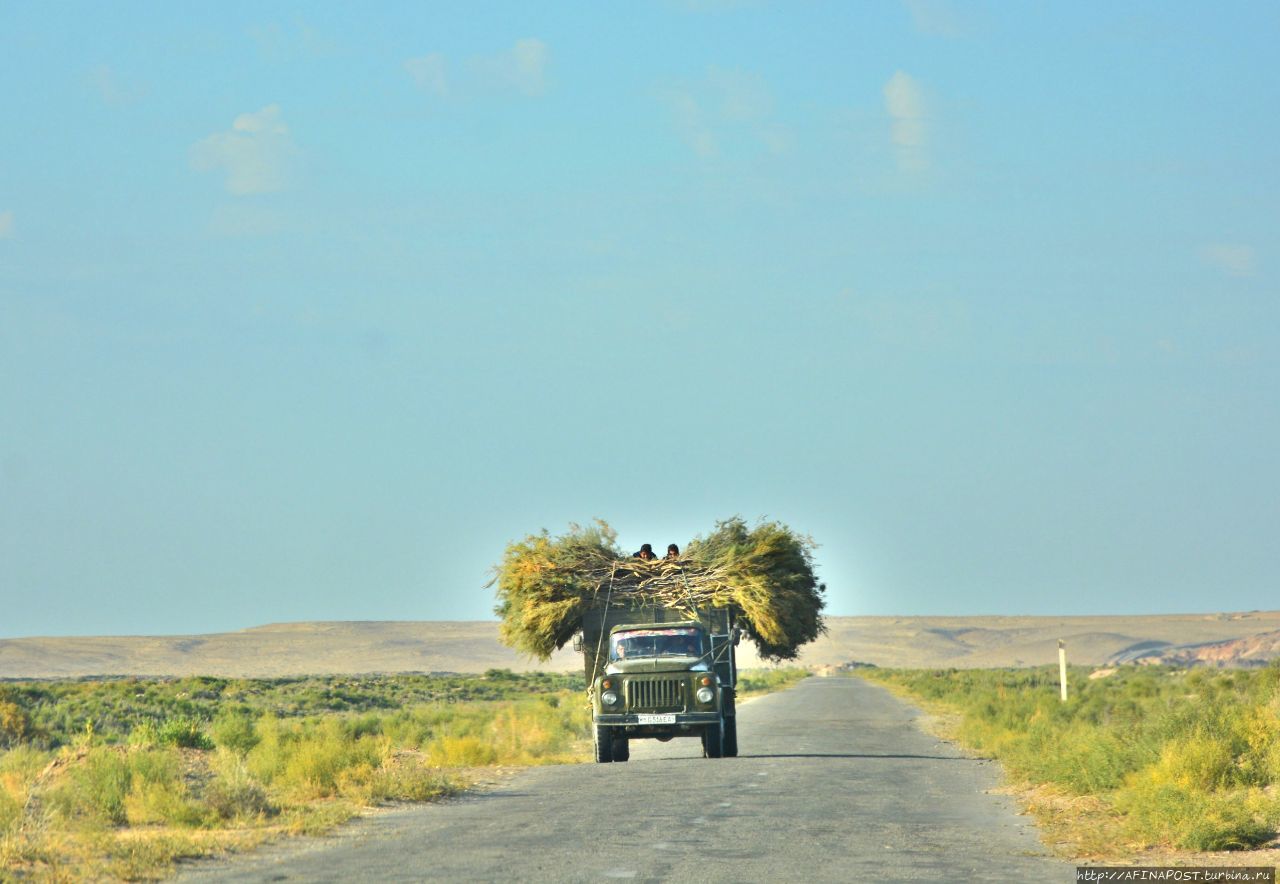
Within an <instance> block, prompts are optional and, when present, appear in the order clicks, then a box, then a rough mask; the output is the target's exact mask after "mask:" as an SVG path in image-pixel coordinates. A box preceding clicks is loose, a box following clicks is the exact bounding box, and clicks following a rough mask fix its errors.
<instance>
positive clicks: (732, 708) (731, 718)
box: [724, 688, 738, 758]
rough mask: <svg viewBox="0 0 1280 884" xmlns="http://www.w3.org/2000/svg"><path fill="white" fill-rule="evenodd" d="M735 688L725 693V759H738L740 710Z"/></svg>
mask: <svg viewBox="0 0 1280 884" xmlns="http://www.w3.org/2000/svg"><path fill="white" fill-rule="evenodd" d="M734 699H735V696H734V691H733V688H728V689H727V690H726V691H725V692H724V757H725V758H737V757H738V709H737V706H736V705H734Z"/></svg>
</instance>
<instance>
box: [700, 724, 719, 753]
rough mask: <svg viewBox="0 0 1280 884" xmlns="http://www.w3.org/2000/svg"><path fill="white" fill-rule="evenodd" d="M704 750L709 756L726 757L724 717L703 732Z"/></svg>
mask: <svg viewBox="0 0 1280 884" xmlns="http://www.w3.org/2000/svg"><path fill="white" fill-rule="evenodd" d="M702 751H703V752H704V753H706V756H707V757H708V758H723V757H724V719H721V720H720V721H718V722H716V723H715V724H713V725H709V726H708V727H707V729H706V730H704V731H703V732H702Z"/></svg>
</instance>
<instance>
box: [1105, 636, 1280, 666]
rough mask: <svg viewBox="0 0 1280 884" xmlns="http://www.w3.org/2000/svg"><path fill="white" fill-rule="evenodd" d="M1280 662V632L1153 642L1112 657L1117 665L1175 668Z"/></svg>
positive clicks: (1260, 664) (1256, 664)
mask: <svg viewBox="0 0 1280 884" xmlns="http://www.w3.org/2000/svg"><path fill="white" fill-rule="evenodd" d="M1277 659H1280V630H1276V631H1272V632H1261V633H1258V634H1257V635H1247V636H1244V637H1243V638H1232V639H1227V640H1226V641H1217V642H1200V643H1197V644H1190V645H1173V644H1165V643H1163V642H1150V643H1147V645H1146V646H1139V647H1133V648H1129V649H1126V650H1125V651H1121V652H1120V653H1118V654H1115V655H1113V656H1112V659H1111V661H1110V662H1114V663H1161V664H1166V665H1171V666H1229V667H1235V668H1246V667H1253V666H1266V665H1267V664H1268V663H1270V662H1271V661H1272V660H1277Z"/></svg>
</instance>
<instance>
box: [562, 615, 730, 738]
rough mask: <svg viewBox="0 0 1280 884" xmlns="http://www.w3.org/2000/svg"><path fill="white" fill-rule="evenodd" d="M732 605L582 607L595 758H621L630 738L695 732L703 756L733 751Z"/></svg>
mask: <svg viewBox="0 0 1280 884" xmlns="http://www.w3.org/2000/svg"><path fill="white" fill-rule="evenodd" d="M734 619H735V616H734V611H733V609H732V608H706V609H698V610H695V611H693V612H692V613H690V612H686V611H675V610H671V609H668V608H664V607H661V606H657V605H651V604H645V603H643V602H634V603H632V602H628V601H626V600H623V601H621V602H620V601H619V600H618V598H617V596H614V597H613V600H612V604H609V605H602V606H600V607H597V608H595V609H593V610H591V611H589V612H588V613H587V615H586V616H585V617H584V618H583V621H582V645H581V648H582V655H583V662H584V666H585V670H586V676H587V692H588V694H589V695H590V698H591V718H592V722H593V724H594V725H595V756H596V761H598V762H601V763H608V762H613V761H626V760H627V759H628V758H630V757H631V741H632V740H644V739H653V740H660V741H662V742H666V741H667V740H671V739H673V738H675V737H697V738H698V739H700V740H701V741H702V749H703V754H704V755H705V757H707V758H732V757H734V756H736V755H737V754H738V720H737V715H736V710H735V709H734V692H735V690H736V688H737V684H738V670H737V662H736V660H735V656H734V654H735V648H736V646H737V644H738V641H739V639H740V638H741V637H742V630H740V629H739V628H738V627H737V626H736V625H735V623H734Z"/></svg>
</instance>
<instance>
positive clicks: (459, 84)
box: [404, 37, 551, 98]
mask: <svg viewBox="0 0 1280 884" xmlns="http://www.w3.org/2000/svg"><path fill="white" fill-rule="evenodd" d="M550 60H551V50H550V49H549V48H548V46H547V44H546V43H544V42H542V41H541V40H539V39H538V38H536V37H522V38H521V39H519V40H517V41H516V42H515V44H514V45H512V47H511V48H510V49H507V50H504V51H502V52H498V53H495V54H493V55H479V56H475V57H473V58H470V59H467V60H466V62H465V63H464V64H462V65H461V66H460V68H459V69H460V70H461V71H462V76H461V77H459V78H457V79H450V78H449V77H447V76H446V73H447V71H448V69H449V61H448V58H447V57H446V56H445V55H444V54H443V53H441V52H429V53H427V54H426V55H420V56H416V57H414V58H410V59H408V60H407V61H405V63H404V69H405V71H406V72H407V73H408V74H409V76H410V78H412V79H413V82H414V85H415V86H417V87H418V88H419V89H421V90H422V91H423V92H426V93H427V94H429V95H435V96H439V97H445V96H447V95H457V94H462V95H464V96H467V95H482V94H484V93H490V94H501V93H504V92H505V93H510V92H517V93H519V94H521V95H526V96H529V97H531V98H536V97H537V96H539V95H543V94H545V93H546V91H547V85H548V84H547V67H548V64H549V62H550Z"/></svg>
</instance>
